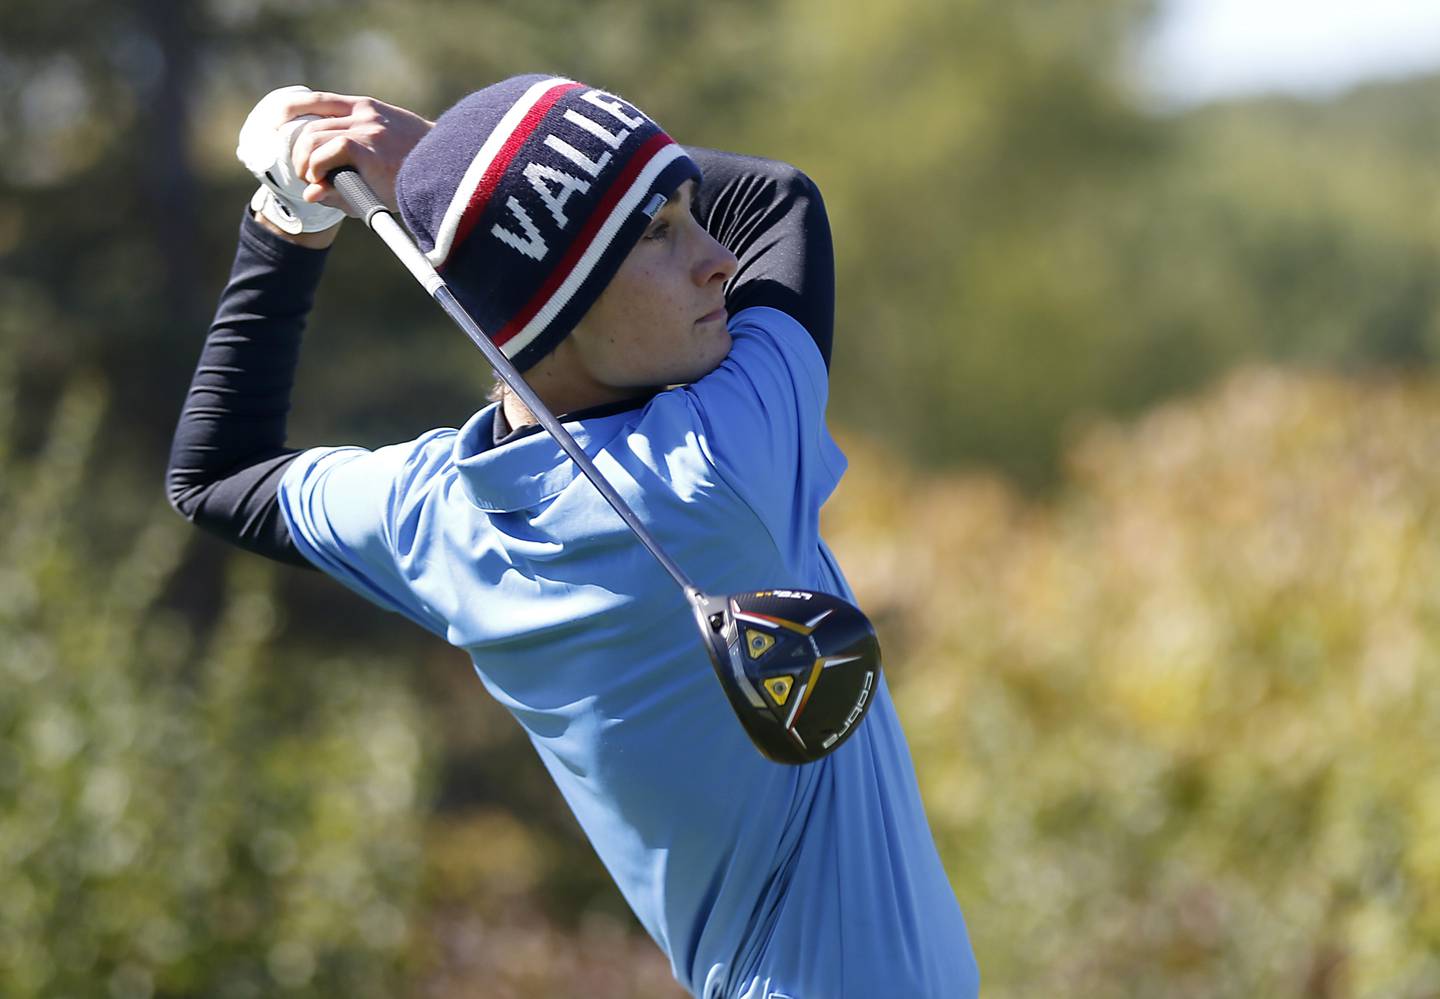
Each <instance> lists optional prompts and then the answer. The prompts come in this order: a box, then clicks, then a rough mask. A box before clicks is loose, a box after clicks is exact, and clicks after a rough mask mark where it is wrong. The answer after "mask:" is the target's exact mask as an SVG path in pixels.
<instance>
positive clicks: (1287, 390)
mask: <svg viewBox="0 0 1440 999" xmlns="http://www.w3.org/2000/svg"><path fill="white" fill-rule="evenodd" d="M1153 14H1154V9H1153V5H1152V4H1150V3H1147V2H1141V0H1091V2H1089V3H1086V4H1084V5H1079V4H1069V5H1065V4H1054V3H1041V2H1031V0H1025V2H1019V3H1002V2H1000V0H959V2H957V0H912V2H909V3H906V4H901V5H875V4H853V5H852V4H841V5H835V4H828V3H821V2H819V0H780V2H776V3H764V4H762V3H759V2H755V0H716V2H713V3H710V4H704V5H697V4H690V3H680V2H678V0H656V2H651V3H647V4H643V5H642V4H613V3H601V4H582V3H578V2H575V0H532V2H529V3H515V2H499V3H494V4H488V5H483V6H479V5H473V4H461V3H457V2H455V0H415V2H412V3H410V4H405V5H401V4H394V3H381V2H379V0H357V2H352V3H349V4H344V5H342V4H340V3H338V2H334V0H307V2H305V3H294V2H289V3H278V2H274V0H132V2H130V3H126V4H123V5H122V4H102V3H98V2H96V0H52V2H51V3H49V4H45V5H20V4H15V3H11V4H6V5H4V6H0V138H3V140H4V142H3V148H4V149H5V151H6V155H5V156H4V157H3V158H0V347H3V350H0V366H3V370H0V512H3V518H0V677H3V682H4V686H5V689H6V691H7V693H6V696H5V697H4V698H3V699H0V802H3V807H0V871H3V874H0V993H4V994H7V995H11V994H13V995H46V996H49V995H105V996H115V997H137V999H144V997H148V996H199V995H227V996H228V995H233V996H259V995H297V996H299V995H314V996H327V995H335V994H353V995H371V994H373V995H394V994H415V995H432V994H433V995H447V996H455V995H474V996H484V997H503V996H511V995H515V996H519V995H534V994H544V995H556V996H566V995H581V994H583V995H586V996H592V997H597V996H598V997H607V996H614V997H619V996H632V997H634V996H642V997H643V996H656V997H660V996H672V997H673V996H675V995H677V991H678V990H677V989H676V987H675V985H674V984H673V982H671V981H670V978H669V973H668V969H667V968H666V967H665V966H664V963H663V961H661V959H660V957H659V955H658V953H657V952H656V951H655V949H654V947H653V946H652V945H651V944H650V943H649V942H648V940H646V939H645V938H643V936H641V935H640V934H639V931H638V929H637V928H636V926H635V924H634V922H633V920H632V919H631V918H630V916H629V914H628V912H627V911H626V910H625V908H624V906H623V903H622V902H621V900H620V899H619V897H618V895H617V894H616V893H615V891H614V889H613V888H612V887H611V886H610V884H609V882H608V880H607V878H606V876H605V874H604V872H603V870H602V869H601V868H600V867H599V864H598V863H597V861H596V860H595V858H594V856H593V854H592V853H591V852H590V850H589V847H588V846H587V845H586V844H585V842H584V840H583V838H582V837H581V836H580V834H579V832H578V829H577V827H576V826H575V824H574V822H573V820H571V819H570V817H569V815H568V813H567V812H566V811H565V809H564V806H563V804H562V803H561V802H560V800H559V798H558V795H556V794H555V793H554V792H553V789H552V788H551V787H550V785H549V783H548V779H547V778H546V777H545V775H544V773H543V771H542V769H541V768H540V766H539V765H538V762H537V761H536V760H535V759H534V757H533V754H532V752H531V750H530V748H529V745H528V743H526V742H525V740H524V739H523V738H521V737H520V736H519V733H518V729H517V727H516V726H514V725H513V723H511V722H510V721H509V719H508V718H507V717H505V716H504V715H503V713H502V712H500V711H499V710H498V709H497V708H496V707H495V706H494V705H492V704H490V703H489V702H487V701H486V700H485V698H484V696H483V693H482V691H481V688H480V686H479V684H478V683H476V682H475V681H474V678H473V677H472V676H470V675H469V667H468V663H467V662H466V661H465V660H464V657H463V656H461V655H459V654H457V653H455V652H454V651H453V650H451V649H447V648H445V647H443V646H437V645H436V643H434V642H433V641H432V640H430V639H428V638H427V637H426V636H423V635H421V634H419V633H418V632H416V633H414V634H412V633H411V632H410V631H409V630H407V629H406V628H405V627H404V626H402V625H400V624H399V622H398V619H390V618H387V617H385V616H382V615H379V614H375V613H371V612H370V611H369V609H368V608H367V607H365V606H364V605H362V604H361V603H360V602H359V601H358V599H357V598H355V597H352V596H351V595H349V594H348V592H346V591H343V590H342V589H341V588H340V587H338V586H335V585H333V584H330V583H328V582H327V581H326V580H324V579H321V578H319V577H318V574H310V573H299V572H290V571H280V570H273V571H272V570H271V569H270V568H269V567H266V566H264V565H261V564H259V563H257V562H256V560H254V559H252V558H250V557H248V556H243V555H238V554H232V553H231V552H229V551H228V550H226V549H225V548H224V547H223V546H222V545H220V544H218V543H216V542H214V541H212V540H210V539H208V538H202V537H198V536H194V537H192V536H191V535H192V532H190V531H189V530H188V529H187V528H185V526H184V525H183V524H182V523H181V522H180V521H179V520H178V519H177V518H175V517H174V515H173V514H171V513H170V512H169V510H168V508H167V507H166V506H165V503H164V499H163V496H162V491H161V479H162V474H163V468H164V461H165V455H166V451H167V447H168V441H169V435H170V432H171V429H172V427H173V423H174V419H175V417H176V414H177V413H178V411H179V407H180V403H181V400H182V397H183V393H184V391H185V386H186V385H187V383H188V379H189V374H190V370H191V368H192V366H193V364H194V360H195V357H196V355H197V352H198V349H199V343H200V340H201V337H202V335H203V332H204V329H205V326H206V323H207V321H208V317H209V311H210V309H211V308H212V307H213V304H214V299H215V296H216V294H217V293H218V291H219V289H220V287H221V285H222V283H223V281H224V277H225V274H226V272H227V269H228V262H229V259H230V255H231V252H232V250H233V240H234V230H235V226H236V224H237V223H238V219H239V215H240V211H241V207H242V205H243V204H244V202H245V200H246V198H247V196H248V194H249V191H250V189H251V188H252V186H253V185H252V184H251V183H250V182H249V181H248V180H247V178H246V177H245V175H244V174H243V171H242V170H241V169H240V167H239V166H238V164H237V163H236V162H235V161H234V157H233V146H234V138H235V133H236V131H237V130H238V127H239V124H240V122H241V121H242V120H243V118H244V115H245V114H246V112H247V111H248V109H249V107H250V106H251V105H252V104H253V103H254V101H255V100H256V99H257V98H258V97H259V96H260V95H262V94H264V93H265V92H267V91H268V90H270V89H272V88H273V87H276V86H279V85H282V84H285V83H292V82H302V81H303V82H306V83H310V84H312V85H315V86H319V87H324V88H326V89H332V90H339V91H342V92H352V93H368V94H373V95H375V96H378V97H381V98H383V99H386V100H389V101H391V102H394V103H399V104H402V105H404V106H407V107H411V108H413V109H415V110H417V111H419V112H421V113H423V114H426V115H428V116H431V117H433V116H435V115H437V114H438V113H439V112H440V111H442V110H443V109H444V108H445V107H446V106H447V105H448V104H449V103H451V102H452V101H454V100H455V99H457V98H458V97H460V96H462V95H463V94H465V93H466V92H468V91H470V90H472V89H474V88H476V87H478V86H481V85H483V84H484V83H486V82H489V81H491V80H493V79H496V78H499V77H503V76H506V75H509V74H512V73H516V72H523V71H530V70H533V69H553V70H555V71H557V72H561V73H564V74H567V75H572V76H576V77H578V78H581V79H585V80H589V81H593V82H595V83H598V84H601V85H603V86H605V87H607V88H609V89H612V90H615V91H618V92H619V93H622V94H625V95H627V96H629V97H631V98H632V99H634V100H635V101H636V102H637V103H639V104H640V105H641V106H643V107H645V108H646V109H647V110H649V111H651V112H652V113H654V114H655V115H656V116H657V117H658V118H659V119H660V120H661V121H662V122H664V123H666V125H667V127H668V128H669V129H670V130H671V131H672V132H673V133H674V134H676V135H677V136H678V137H679V138H680V139H681V140H682V141H686V142H693V143H696V144H701V145H713V146H722V147H726V148H731V149H736V150H740V151H744V152H751V153H757V154H762V155H768V156H774V157H777V158H781V159H785V160H788V161H790V162H793V163H795V164H797V165H799V166H800V167H802V168H803V169H805V170H806V171H807V172H808V173H810V174H811V175H812V176H813V177H814V178H815V179H816V180H817V182H818V183H819V185H820V187H821V189H822V191H823V192H824V193H825V196H826V200H827V204H828V205H829V208H830V214H831V219H832V224H833V226H834V229H835V234H836V251H837V263H838V267H839V278H840V280H839V301H838V323H837V350H836V363H835V370H834V384H835V389H834V393H833V401H832V406H831V414H832V422H833V423H834V424H835V425H836V426H837V427H838V428H839V429H840V430H841V431H842V432H843V433H844V436H845V441H846V444H847V449H848V450H849V451H850V452H851V454H852V472H851V474H850V476H849V477H848V478H847V483H846V485H845V486H844V487H843V488H842V489H841V490H840V492H839V494H837V497H836V499H835V500H834V502H833V503H832V506H831V509H829V510H828V512H827V516H828V524H829V531H830V533H831V535H832V537H833V541H834V544H835V547H836V548H837V550H838V551H839V553H840V555H841V558H842V561H843V562H844V563H845V564H846V565H847V566H848V567H849V571H850V574H851V576H852V580H853V581H854V583H855V584H856V586H857V589H859V590H860V592H861V595H862V597H863V602H864V603H865V605H866V606H867V609H870V610H872V616H873V617H874V618H875V620H876V622H877V625H878V626H879V628H880V632H881V636H882V639H883V640H884V642H885V644H886V648H887V665H888V668H889V669H890V671H891V675H892V679H893V685H894V690H895V692H896V696H897V700H898V701H899V704H900V707H901V711H902V714H903V716H904V718H905V720H906V723H907V727H908V731H909V733H910V737H911V741H912V749H913V750H914V752H915V755H916V759H917V766H918V767H919V770H920V773H921V779H922V781H923V783H924V785H925V790H926V795H927V801H928V802H929V805H930V809H931V816H932V820H933V824H934V828H935V831H936V836H937V839H938V841H939V842H940V844H941V847H942V850H943V852H944V856H945V859H946V863H947V866H948V869H949V871H950V873H951V876H952V879H953V883H954V885H955V889H956V891H957V894H958V895H959V897H960V899H961V902H962V905H963V906H964V907H965V909H966V913H967V916H968V918H969V920H970V922H971V927H972V932H973V934H974V938H975V943H976V947H977V951H978V955H979V958H980V962H981V966H982V970H983V972H984V974H985V977H986V982H987V986H986V988H987V994H991V995H999V996H1007V995H1015V996H1020V995H1034V994H1077V995H1080V994H1083V995H1087V996H1111V995H1113V996H1129V995H1137V996H1138V995H1153V994H1157V993H1162V992H1163V993H1165V994H1172V995H1195V996H1212V995H1226V996H1250V995H1297V996H1298V995H1305V996H1352V995H1355V996H1358V995H1366V996H1373V995H1379V996H1422V995H1434V994H1436V993H1437V992H1440V962H1437V961H1436V959H1435V957H1434V956H1433V955H1434V954H1436V953H1437V952H1440V909H1437V906H1436V901H1435V900H1436V899H1437V898H1440V852H1437V850H1436V847H1435V844H1436V843H1437V842H1440V784H1437V783H1436V781H1435V780H1434V779H1433V778H1432V777H1430V776H1428V775H1429V774H1431V773H1432V772H1433V771H1435V769H1436V768H1435V766H1434V764H1435V763H1436V762H1440V761H1437V760H1435V752H1436V750H1435V746H1436V743H1435V740H1434V736H1433V733H1434V732H1435V731H1436V730H1437V725H1440V702H1437V700H1436V698H1435V696H1434V695H1433V694H1432V693H1431V690H1432V688H1433V687H1434V684H1433V683H1432V681H1434V680H1435V679H1436V670H1437V665H1436V663H1437V655H1436V654H1437V651H1440V649H1437V645H1440V549H1437V545H1436V542H1435V540H1434V539H1435V537H1436V535H1437V531H1436V528H1437V526H1440V525H1437V517H1440V512H1437V496H1440V478H1437V472H1436V469H1437V468H1440V461H1437V459H1440V450H1437V444H1436V441H1435V439H1434V438H1435V435H1434V434H1433V433H1430V432H1429V431H1430V427H1431V424H1430V422H1429V421H1431V420H1436V419H1440V382H1437V380H1436V376H1435V374H1434V364H1435V361H1436V359H1437V355H1440V328H1437V315H1440V311H1437V306H1440V266H1437V265H1440V243H1437V233H1440V227H1437V225H1436V221H1437V219H1436V208H1437V205H1440V197H1437V195H1440V190H1437V175H1436V172H1435V171H1434V169H1433V167H1432V163H1433V161H1434V158H1435V154H1436V152H1437V148H1436V147H1437V145H1440V129H1437V128H1436V127H1435V125H1436V121H1435V115H1436V112H1435V108H1436V106H1437V104H1440V79H1420V80H1412V81H1408V82H1401V83H1393V84H1386V85H1383V86H1379V85H1377V86H1369V87H1365V88H1362V89H1359V90H1356V91H1353V92H1351V93H1349V94H1346V95H1343V96H1341V97H1339V98H1336V99H1333V100H1328V101H1323V102H1322V101H1296V100H1277V99H1270V100H1253V101H1243V102H1232V103H1228V104H1223V105H1216V106H1211V107H1207V108H1202V109H1199V110H1194V111H1189V112H1185V113H1170V114H1162V113H1159V112H1157V111H1154V110H1152V109H1150V108H1149V106H1148V105H1147V103H1146V100H1145V98H1144V96H1143V95H1142V94H1141V93H1139V92H1138V91H1137V90H1136V89H1135V87H1134V85H1133V84H1132V83H1131V82H1130V75H1129V70H1128V67H1129V66H1130V59H1129V52H1130V50H1131V47H1132V46H1133V45H1134V43H1135V39H1136V37H1137V35H1138V32H1139V31H1140V30H1141V29H1142V28H1143V26H1144V25H1145V23H1146V20H1147V18H1149V17H1151V16H1153ZM309 338H310V353H309V358H310V363H307V364H306V365H304V366H303V367H302V372H301V379H300V385H299V387H298V390H297V394H296V400H297V405H296V412H295V415H294V419H293V420H292V439H293V440H294V441H296V442H299V443H307V442H308V443H321V442H352V441H353V442H357V443H363V444H378V443H382V442H385V441H389V440H396V439H401V438H405V437H409V436H412V435H414V434H415V433H417V432H419V431H421V430H424V429H426V428H428V427H430V426H435V425H441V424H444V425H457V424H458V422H459V421H462V420H463V419H464V418H465V417H466V416H467V415H468V414H469V413H470V412H471V411H472V409H473V408H474V407H475V406H476V405H477V404H478V401H479V400H480V399H481V397H482V394H483V391H484V389H485V388H486V387H487V386H488V380H489V378H488V372H486V371H485V369H484V366H483V362H482V361H481V360H480V359H479V358H478V357H476V356H475V355H474V354H473V349H472V348H471V347H469V345H468V344H467V343H466V342H465V341H464V339H463V338H461V337H459V336H457V335H456V334H455V333H454V332H453V330H452V329H450V328H449V327H448V325H447V324H446V323H445V322H444V321H443V319H437V313H436V310H433V309H432V308H429V307H428V306H427V304H426V303H425V301H424V300H423V298H421V293H420V291H419V290H418V289H417V288H416V287H415V286H414V285H413V282H412V280H411V279H410V278H409V277H408V275H407V274H406V273H405V272H404V271H403V270H401V269H400V268H398V267H396V266H395V265H394V263H393V261H392V260H390V259H389V258H388V257H387V256H386V254H385V251H384V250H383V248H380V247H378V246H377V245H375V243H374V241H373V240H371V239H369V238H368V237H367V236H366V235H365V234H364V233H361V232H351V233H348V234H347V235H345V236H343V237H342V239H341V242H340V245H339V246H338V247H337V249H336V252H335V253H334V254H333V255H332V259H331V262H330V274H329V275H328V277H327V280H326V282H325V284H324V286H323V287H322V290H321V293H320V298H319V302H318V305H317V310H316V314H315V316H314V319H313V322H312V324H311V332H310V335H309ZM321 357H323V358H324V361H323V363H321V362H320V361H319V358H321ZM379 370H383V371H385V372H386V373H387V374H386V377H385V378H384V379H377V378H375V377H374V372H376V371H379ZM917 593H918V594H919V596H918V597H917V596H916V595H917ZM902 595H904V597H905V599H904V600H901V599H900V597H901V596H902Z"/></svg>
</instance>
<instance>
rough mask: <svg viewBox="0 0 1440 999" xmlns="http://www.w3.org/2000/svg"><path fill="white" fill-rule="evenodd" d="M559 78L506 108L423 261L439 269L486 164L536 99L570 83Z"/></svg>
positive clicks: (469, 169)
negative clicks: (433, 244) (427, 261)
mask: <svg viewBox="0 0 1440 999" xmlns="http://www.w3.org/2000/svg"><path fill="white" fill-rule="evenodd" d="M574 82H575V81H574V80H568V79H566V78H565V77H563V76H553V77H551V78H550V79H548V80H541V81H540V82H539V83H536V84H535V85H534V86H532V87H531V88H530V89H529V90H527V91H525V93H524V94H523V95H521V97H520V99H519V100H518V101H516V102H515V103H514V104H512V105H510V110H509V111H506V112H505V116H504V117H503V118H501V119H500V121H499V123H498V124H496V126H495V128H494V129H492V130H491V132H490V135H489V137H487V138H486V139H485V143H484V144H483V145H482V146H481V147H480V151H479V152H478V153H476V154H475V158H474V159H473V160H471V161H470V166H469V167H467V168H466V170H465V176H464V177H462V178H461V179H460V185H459V186H458V187H456V188H455V193H454V194H453V195H451V197H450V207H448V208H446V209H445V215H444V217H443V218H442V219H441V220H440V228H439V230H438V231H437V232H436V233H435V247H434V249H432V250H431V251H430V252H429V253H427V254H425V259H427V260H429V261H430V263H431V264H432V265H433V266H435V267H439V266H440V265H441V264H443V263H444V262H445V258H446V257H448V256H450V247H451V244H453V243H454V242H455V233H456V232H457V231H458V230H459V228H460V220H461V219H462V218H464V216H465V209H466V207H467V206H468V205H469V204H470V198H471V197H472V196H474V194H475V188H477V187H479V186H480V181H481V179H483V178H484V176H485V171H486V170H488V169H490V164H491V163H492V162H494V160H495V154H496V153H498V152H500V150H501V148H503V147H504V145H505V143H506V142H507V141H509V139H510V136H511V135H512V134H514V132H515V130H516V129H517V128H519V127H520V123H521V122H522V121H523V120H524V119H525V116H526V115H527V114H529V113H530V109H531V108H533V107H534V106H535V105H536V104H538V103H539V101H540V98H542V97H544V96H545V94H546V93H547V92H548V91H549V90H551V89H552V88H554V87H558V86H560V85H561V84H565V83H574Z"/></svg>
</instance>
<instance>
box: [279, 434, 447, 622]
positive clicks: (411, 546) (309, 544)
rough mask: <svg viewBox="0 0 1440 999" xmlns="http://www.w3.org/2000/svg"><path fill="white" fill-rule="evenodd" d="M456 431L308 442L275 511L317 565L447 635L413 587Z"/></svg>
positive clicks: (428, 541)
mask: <svg viewBox="0 0 1440 999" xmlns="http://www.w3.org/2000/svg"><path fill="white" fill-rule="evenodd" d="M454 433H455V432H454V431H453V430H436V431H432V432H430V433H428V434H425V435H424V436H422V437H420V438H417V439H416V440H414V441H410V442H408V443H405V444H394V445H391V446H388V447H382V448H378V449H376V450H374V451H368V450H366V449H364V448H359V447H328V448H311V449H310V450H308V451H304V452H302V453H301V454H299V455H297V456H296V458H295V460H294V461H293V462H291V464H290V466H289V468H288V469H286V471H285V475H284V477H283V478H282V479H281V480H280V486H279V490H278V500H279V505H280V511H281V513H282V514H283V516H284V518H285V523H286V525H287V526H288V527H289V530H290V535H291V538H292V540H293V542H294V544H295V547H296V548H297V549H299V551H300V553H301V554H302V555H304V556H305V558H306V559H308V560H309V561H310V562H311V563H312V564H313V565H315V566H316V568H318V569H320V570H322V571H324V572H325V573H327V574H328V575H330V576H333V577H334V578H335V579H337V580H339V581H340V582H341V583H343V584H345V585H346V586H348V587H349V588H350V589H352V590H354V591H355V592H356V593H359V594H360V595H361V596H363V597H365V598H366V599H368V600H370V601H372V602H373V603H375V604H377V605H378V606H380V607H383V608H384V609H386V610H389V611H394V612H395V613H397V614H402V615H404V616H405V617H407V618H409V619H410V620H412V621H414V622H415V623H416V624H418V625H420V626H421V627H423V628H425V629H427V630H429V631H431V632H433V633H435V634H437V635H439V636H441V637H442V638H443V637H445V634H446V627H447V625H446V622H445V620H444V619H443V618H442V617H441V616H440V614H439V613H437V611H436V610H435V608H433V607H432V606H430V605H429V604H428V603H427V602H426V601H425V600H424V598H423V597H422V596H421V595H420V594H419V593H418V592H417V591H416V589H415V586H414V580H415V579H416V578H417V577H418V576H419V575H420V572H421V570H422V569H423V567H424V563H425V558H426V554H427V549H428V546H429V545H430V544H431V543H432V542H433V540H434V535H435V533H436V532H437V531H438V528H437V527H436V526H435V524H434V523H433V518H435V517H436V516H437V515H438V506H439V504H438V499H439V496H440V493H441V491H442V490H443V489H444V486H445V483H446V481H447V478H448V477H447V475H446V470H447V469H448V468H451V467H453V466H452V464H451V462H450V456H451V452H452V448H453V440H454Z"/></svg>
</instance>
